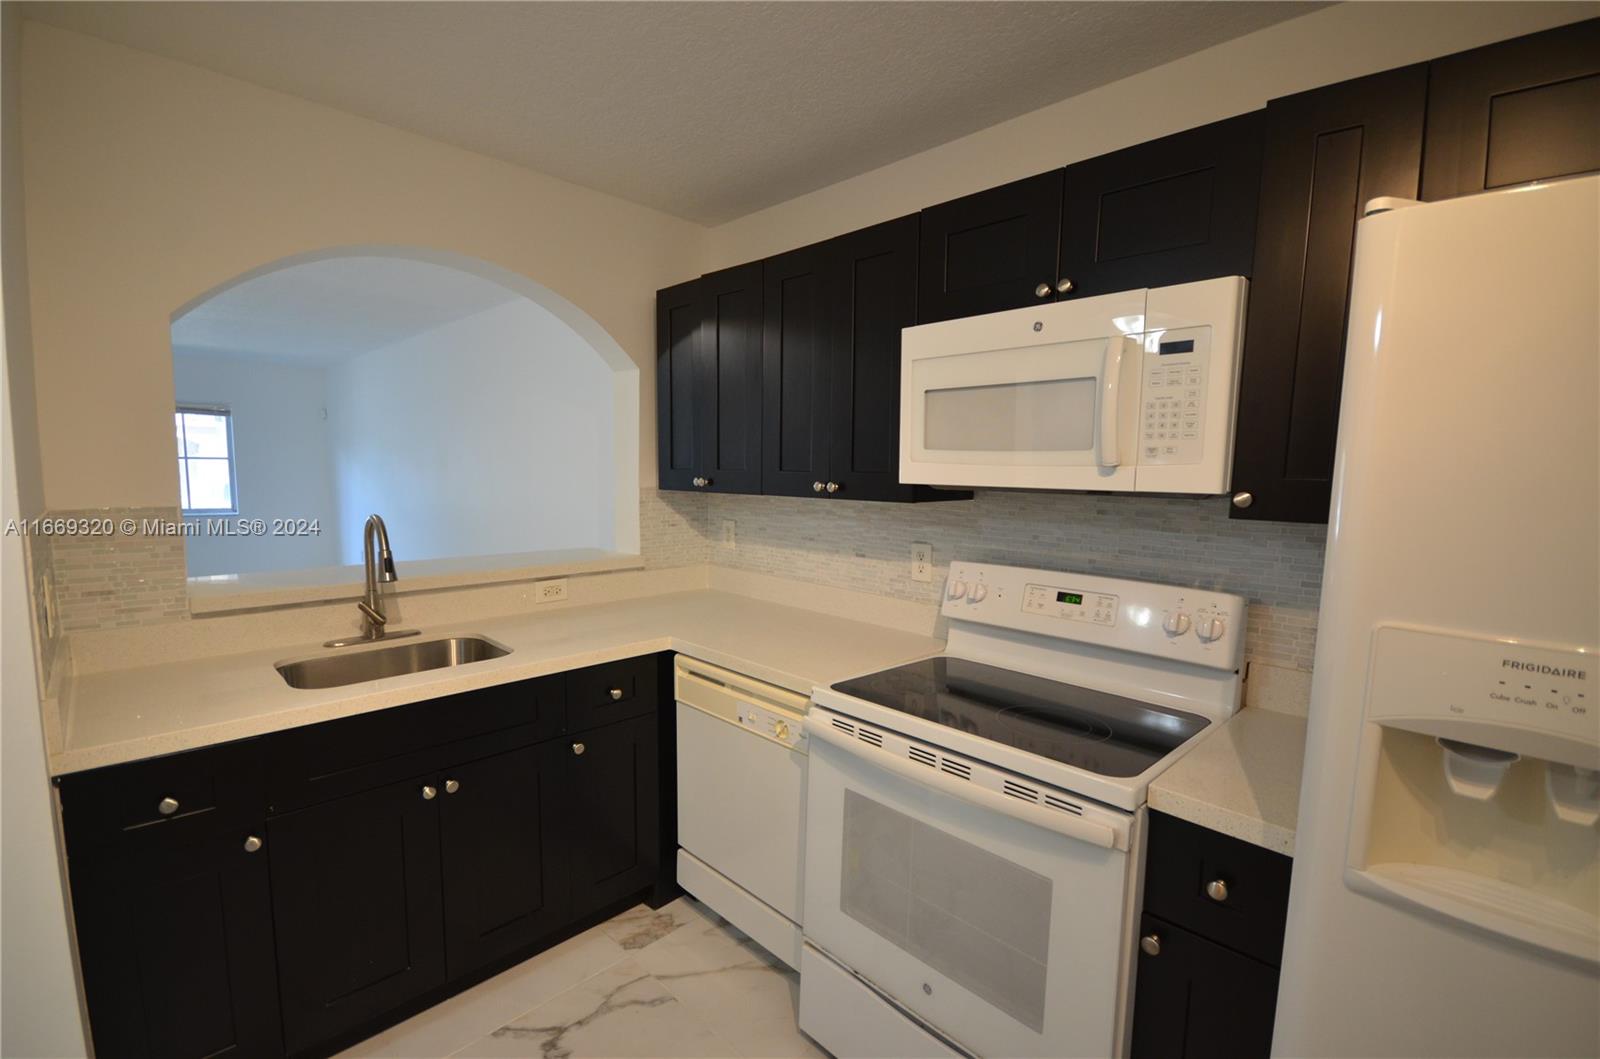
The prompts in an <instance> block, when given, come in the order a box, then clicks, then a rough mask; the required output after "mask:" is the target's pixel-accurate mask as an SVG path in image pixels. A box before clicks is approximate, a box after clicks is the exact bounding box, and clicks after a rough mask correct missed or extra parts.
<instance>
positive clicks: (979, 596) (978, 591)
mask: <svg viewBox="0 0 1600 1059" xmlns="http://www.w3.org/2000/svg"><path fill="white" fill-rule="evenodd" d="M988 594H989V586H988V585H986V584H984V583H983V582H982V581H974V582H973V583H972V591H971V592H968V593H967V602H968V603H978V602H981V601H982V600H983V597H984V596H987V595H988Z"/></svg>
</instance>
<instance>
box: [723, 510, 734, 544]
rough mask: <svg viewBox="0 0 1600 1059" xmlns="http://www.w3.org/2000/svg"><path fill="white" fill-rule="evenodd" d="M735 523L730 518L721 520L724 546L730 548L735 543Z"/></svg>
mask: <svg viewBox="0 0 1600 1059" xmlns="http://www.w3.org/2000/svg"><path fill="white" fill-rule="evenodd" d="M735 525H736V524H735V523H734V521H733V519H731V518H725V519H723V520H722V546H723V547H724V548H728V549H730V550H731V549H732V548H733V547H735V545H736V544H737V539H736V538H735V536H734V528H735Z"/></svg>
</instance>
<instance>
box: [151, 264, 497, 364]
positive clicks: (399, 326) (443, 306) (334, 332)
mask: <svg viewBox="0 0 1600 1059" xmlns="http://www.w3.org/2000/svg"><path fill="white" fill-rule="evenodd" d="M516 297H519V296H518V295H516V294H513V293H512V292H511V291H508V290H506V288H504V287H502V286H500V285H499V284H496V283H491V282H489V281H488V280H486V279H480V278H479V277H477V276H474V275H471V274H469V273H466V272H462V271H460V270H459V269H453V268H445V267H443V266H441V265H430V264H427V263H425V262H421V261H411V260H407V259H404V258H388V257H338V258H329V259H328V260H325V261H312V262H309V263H307V264H302V265H291V266H290V267H288V268H283V269H279V270H277V271H276V272H268V273H265V274H263V275H260V276H256V277H253V278H251V279H247V280H245V281H244V282H243V283H239V284H237V285H235V286H232V287H229V288H228V289H226V290H224V291H222V292H221V293H220V294H217V295H215V296H214V297H212V298H210V299H208V300H207V301H204V302H201V303H200V304H199V305H197V306H195V307H194V308H193V309H191V310H190V311H189V312H187V313H185V314H184V315H183V316H181V317H179V318H178V319H177V320H175V321H173V324H172V345H173V348H174V349H176V350H180V351H188V352H206V353H221V354H224V355H228V356H259V357H271V358H274V359H277V360H289V361H297V362H300V363H303V364H308V365H327V364H331V363H335V362H337V361H340V360H343V359H344V358H346V357H353V356H357V355H359V354H362V353H366V352H368V351H369V350H373V349H378V348H380V347H382V346H386V345H389V344H390V343H392V342H397V341H399V340H400V339H403V338H410V337H411V336H412V335H416V334H421V333H422V332H424V331H431V330H433V329H434V328H436V327H440V326H442V325H444V324H447V323H450V322H451V321H453V320H460V319H464V318H465V317H468V316H472V315H474V314H475V313H480V312H483V311H484V310H485V309H491V308H493V307H494V306H496V305H502V304H504V303H506V302H508V301H511V300H512V299H513V298H516Z"/></svg>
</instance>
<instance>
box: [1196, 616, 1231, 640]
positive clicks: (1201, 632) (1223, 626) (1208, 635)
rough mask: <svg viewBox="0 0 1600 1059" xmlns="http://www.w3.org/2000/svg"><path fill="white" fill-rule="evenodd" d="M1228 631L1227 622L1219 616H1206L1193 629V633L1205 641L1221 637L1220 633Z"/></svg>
mask: <svg viewBox="0 0 1600 1059" xmlns="http://www.w3.org/2000/svg"><path fill="white" fill-rule="evenodd" d="M1227 631H1228V623H1227V622H1225V621H1223V620H1222V619H1221V618H1207V619H1206V620H1205V621H1202V622H1201V623H1200V627H1199V628H1198V629H1196V630H1195V635H1197V636H1199V637H1200V639H1202V640H1204V641H1206V642H1207V643H1210V642H1212V641H1213V640H1220V639H1222V634H1223V633H1225V632H1227Z"/></svg>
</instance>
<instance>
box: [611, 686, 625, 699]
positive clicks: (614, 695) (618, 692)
mask: <svg viewBox="0 0 1600 1059" xmlns="http://www.w3.org/2000/svg"><path fill="white" fill-rule="evenodd" d="M611 701H612V702H621V701H622V689H621V688H612V689H611Z"/></svg>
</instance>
